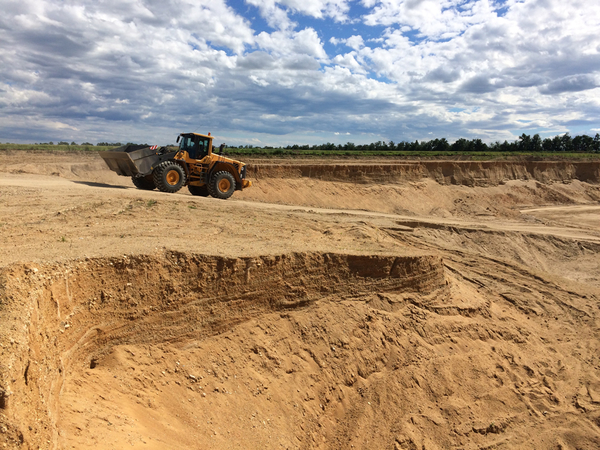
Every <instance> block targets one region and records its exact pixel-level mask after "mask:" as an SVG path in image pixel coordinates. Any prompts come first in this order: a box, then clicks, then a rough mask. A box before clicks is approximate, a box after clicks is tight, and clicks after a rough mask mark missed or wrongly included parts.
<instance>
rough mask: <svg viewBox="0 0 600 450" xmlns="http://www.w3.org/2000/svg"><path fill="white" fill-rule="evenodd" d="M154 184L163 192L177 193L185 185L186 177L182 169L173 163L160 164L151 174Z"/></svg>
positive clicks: (164, 162)
mask: <svg viewBox="0 0 600 450" xmlns="http://www.w3.org/2000/svg"><path fill="white" fill-rule="evenodd" d="M153 179H154V184H155V185H156V187H157V188H158V189H159V190H160V191H163V192H169V193H173V192H177V191H178V190H179V189H181V188H182V187H183V185H185V181H186V176H185V171H184V170H183V167H181V166H180V165H179V164H177V163H176V162H173V161H163V162H161V163H160V164H159V165H158V166H157V167H156V169H154V173H153Z"/></svg>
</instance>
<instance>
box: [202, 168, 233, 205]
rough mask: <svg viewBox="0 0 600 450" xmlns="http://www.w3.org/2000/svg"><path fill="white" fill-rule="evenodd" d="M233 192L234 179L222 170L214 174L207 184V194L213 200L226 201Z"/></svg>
mask: <svg viewBox="0 0 600 450" xmlns="http://www.w3.org/2000/svg"><path fill="white" fill-rule="evenodd" d="M234 191H235V178H233V175H231V174H230V173H229V172H227V171H225V170H223V171H221V172H217V173H215V174H214V175H213V176H212V177H211V179H210V183H208V192H210V195H212V196H213V197H214V198H220V199H223V200H225V199H227V198H229V197H231V196H232V195H233V192H234Z"/></svg>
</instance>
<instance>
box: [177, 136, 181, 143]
mask: <svg viewBox="0 0 600 450" xmlns="http://www.w3.org/2000/svg"><path fill="white" fill-rule="evenodd" d="M180 139H181V135H179V136H177V143H178V144H179V140H180Z"/></svg>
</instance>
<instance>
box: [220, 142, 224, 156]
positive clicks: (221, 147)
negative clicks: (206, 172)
mask: <svg viewBox="0 0 600 450" xmlns="http://www.w3.org/2000/svg"><path fill="white" fill-rule="evenodd" d="M224 148H225V144H221V145H220V146H219V155H220V154H222V153H223V149H224Z"/></svg>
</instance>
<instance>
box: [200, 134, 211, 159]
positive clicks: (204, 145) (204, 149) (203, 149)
mask: <svg viewBox="0 0 600 450" xmlns="http://www.w3.org/2000/svg"><path fill="white" fill-rule="evenodd" d="M209 142H210V139H203V138H199V139H198V156H197V158H198V159H202V158H204V157H205V156H206V155H208V144H209Z"/></svg>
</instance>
